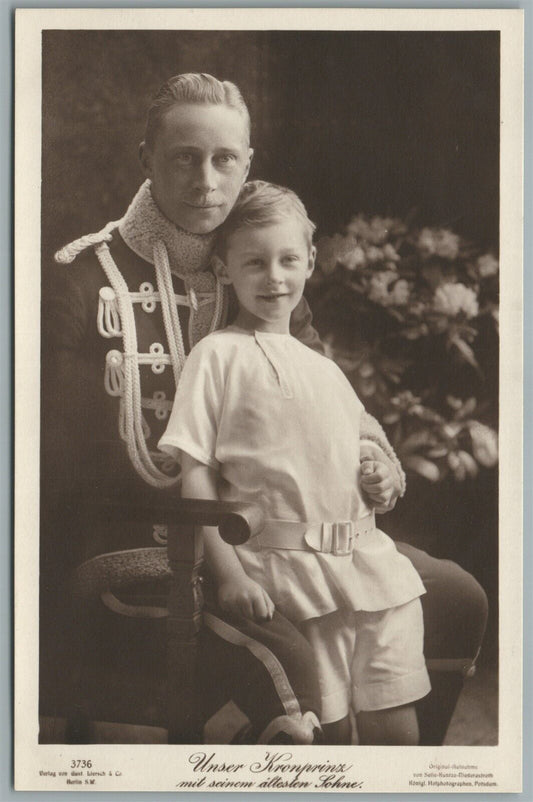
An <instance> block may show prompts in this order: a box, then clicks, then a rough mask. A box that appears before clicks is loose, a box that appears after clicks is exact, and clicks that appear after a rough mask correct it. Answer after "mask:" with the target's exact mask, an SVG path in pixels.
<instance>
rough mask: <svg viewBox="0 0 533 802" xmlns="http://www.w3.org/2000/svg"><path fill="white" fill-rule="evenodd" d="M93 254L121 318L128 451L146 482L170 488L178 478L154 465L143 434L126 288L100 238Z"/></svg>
mask: <svg viewBox="0 0 533 802" xmlns="http://www.w3.org/2000/svg"><path fill="white" fill-rule="evenodd" d="M95 253H96V256H97V257H98V261H99V262H100V264H101V266H102V269H103V271H104V273H105V274H106V276H107V278H108V280H109V283H110V284H111V286H112V287H113V289H114V291H115V294H116V298H117V304H118V309H119V314H120V318H121V320H122V328H123V342H124V395H123V402H124V434H125V439H126V445H127V448H128V454H129V457H130V459H131V461H132V464H133V466H134V468H135V470H136V471H137V473H138V474H139V475H140V476H141V477H142V478H143V479H144V480H145V481H146V482H147V483H148V484H150V485H152V486H153V487H159V488H167V487H172V486H173V485H175V484H176V483H177V482H178V477H169V476H167V475H166V474H164V473H162V472H161V471H160V470H159V469H158V468H157V467H156V465H155V464H154V462H153V460H152V458H151V456H150V453H149V451H148V448H147V446H146V441H145V439H144V435H143V427H142V407H141V380H140V374H139V362H138V356H137V348H138V345H137V332H136V327H135V317H134V313H133V305H132V303H131V299H130V295H129V290H128V287H127V284H126V282H125V281H124V279H123V277H122V274H121V273H120V271H119V269H118V267H117V266H116V264H115V262H114V260H113V257H112V256H111V252H110V250H109V246H108V245H107V242H102V241H101V240H100V242H99V243H98V245H96V247H95ZM167 336H168V333H167ZM169 339H170V338H169Z"/></svg>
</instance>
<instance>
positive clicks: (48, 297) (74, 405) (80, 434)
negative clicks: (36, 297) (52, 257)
mask: <svg viewBox="0 0 533 802" xmlns="http://www.w3.org/2000/svg"><path fill="white" fill-rule="evenodd" d="M86 327H87V309H86V304H85V303H84V299H83V296H82V293H81V291H80V288H79V286H78V284H76V282H74V281H73V280H72V278H71V276H70V275H69V274H68V272H67V270H66V269H65V268H64V267H62V268H61V269H59V268H52V269H51V270H50V272H49V273H47V274H44V275H43V304H42V343H41V379H42V396H41V399H42V410H41V414H42V443H41V447H42V455H41V457H42V476H43V496H44V497H45V499H46V503H49V504H51V505H55V506H58V505H60V504H62V503H64V502H65V499H68V498H72V497H73V495H74V494H75V492H76V491H77V476H78V473H79V471H78V462H79V459H80V452H81V451H82V449H83V444H84V443H85V442H86V439H87V437H88V432H87V431H86V426H87V421H88V418H89V416H88V414H87V409H88V405H89V404H90V403H91V398H92V392H91V389H92V388H91V387H90V386H89V371H88V370H87V364H86V358H85V351H84V348H83V343H84V337H85V331H86Z"/></svg>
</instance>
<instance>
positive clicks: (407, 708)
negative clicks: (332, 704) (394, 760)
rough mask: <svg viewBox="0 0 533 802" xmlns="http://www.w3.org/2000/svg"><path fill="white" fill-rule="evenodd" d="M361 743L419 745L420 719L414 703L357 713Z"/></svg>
mask: <svg viewBox="0 0 533 802" xmlns="http://www.w3.org/2000/svg"><path fill="white" fill-rule="evenodd" d="M356 718H357V734H358V736H359V743H360V744H362V745H365V746H373V745H378V746H417V745H418V743H419V732H418V719H417V715H416V709H415V706H414V705H401V706H400V707H391V708H387V709H385V710H362V711H361V712H360V713H358V714H357V717H356Z"/></svg>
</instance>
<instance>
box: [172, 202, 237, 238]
mask: <svg viewBox="0 0 533 802" xmlns="http://www.w3.org/2000/svg"><path fill="white" fill-rule="evenodd" d="M225 217H226V215H225V213H224V211H223V210H222V209H221V208H220V207H215V208H213V209H201V210H198V211H195V210H193V209H187V211H185V213H184V214H179V215H175V217H174V220H173V222H174V223H175V224H176V225H177V226H179V227H180V228H183V229H185V231H188V232H189V233H190V234H211V233H212V232H213V231H214V230H215V229H216V228H218V227H219V226H220V225H221V224H222V223H223V222H224V220H225Z"/></svg>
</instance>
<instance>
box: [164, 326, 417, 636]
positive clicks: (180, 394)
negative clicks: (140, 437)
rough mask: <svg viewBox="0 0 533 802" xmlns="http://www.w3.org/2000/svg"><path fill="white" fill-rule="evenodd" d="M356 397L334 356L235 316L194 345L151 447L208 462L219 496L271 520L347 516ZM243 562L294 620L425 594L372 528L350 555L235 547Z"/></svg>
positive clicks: (351, 503)
mask: <svg viewBox="0 0 533 802" xmlns="http://www.w3.org/2000/svg"><path fill="white" fill-rule="evenodd" d="M362 410H363V406H362V404H361V402H360V400H359V399H358V397H357V396H356V394H355V392H354V390H353V388H352V387H351V385H350V383H349V382H348V380H347V379H346V377H345V376H344V374H343V373H342V371H341V370H340V369H339V368H338V367H337V365H335V363H334V362H333V361H331V360H329V359H327V358H325V357H323V356H321V355H320V354H318V353H316V352H315V351H313V350H311V349H310V348H307V347H306V346H305V345H302V343H300V342H299V341H298V340H296V339H295V338H294V337H292V336H290V335H289V334H275V333H265V332H246V331H243V330H242V329H239V328H237V327H235V326H230V327H228V328H227V329H224V330H223V331H218V332H215V333H214V334H210V335H208V336H207V337H205V338H204V339H203V340H201V341H200V342H199V343H198V344H197V345H196V346H195V347H194V348H193V349H192V351H191V353H190V355H189V357H188V358H187V361H186V363H185V367H184V369H183V372H182V375H181V378H180V381H179V385H178V390H177V392H176V397H175V402H174V406H173V409H172V413H171V416H170V420H169V423H168V427H167V430H166V432H165V434H164V435H163V437H162V438H161V440H160V442H159V448H161V449H162V450H164V451H167V452H169V453H171V454H173V456H175V457H177V458H178V459H179V455H180V451H184V452H186V453H188V454H190V455H191V456H192V457H194V458H195V459H197V460H198V461H199V462H201V463H203V464H205V465H209V466H211V467H212V468H215V469H216V470H217V471H218V472H219V475H220V477H221V480H220V486H219V496H220V498H221V499H222V500H224V501H237V500H239V501H250V502H255V503H256V504H259V505H261V506H262V508H263V510H264V511H265V515H266V517H267V518H268V519H285V520H291V521H307V522H311V523H319V522H322V521H346V520H356V519H357V518H360V517H362V516H364V515H366V514H367V513H368V507H367V506H366V505H365V502H364V500H363V498H362V496H361V492H360V489H359V481H360V463H359V421H360V416H361V412H362ZM236 551H237V554H238V556H239V559H240V560H241V562H242V564H243V567H244V569H245V571H246V573H247V574H248V576H250V577H251V578H253V579H255V580H256V581H257V582H259V583H260V584H261V585H262V586H263V587H264V588H265V590H266V591H267V592H268V593H269V595H270V596H271V598H272V600H273V602H274V604H275V605H276V607H277V608H278V609H279V610H280V611H281V612H282V613H283V614H284V615H285V616H287V618H289V619H290V620H292V621H302V620H306V619H309V618H315V617H317V616H322V615H325V614H326V613H329V612H332V611H334V610H338V609H340V608H342V607H348V608H349V609H353V610H384V609H388V608H390V607H395V606H398V605H400V604H404V603H406V602H408V601H410V600H411V599H414V598H417V597H418V596H420V595H421V594H422V593H424V592H425V590H424V586H423V585H422V582H421V580H420V577H419V576H418V574H417V572H416V571H415V569H414V568H413V566H412V564H411V563H410V561H409V560H408V559H407V558H406V557H404V556H402V555H400V554H399V553H398V552H397V550H396V547H395V545H394V542H393V541H392V540H391V539H390V538H389V537H388V536H387V535H385V534H384V533H383V532H381V531H380V530H376V534H375V537H373V538H371V539H370V541H365V543H364V544H363V545H362V546H361V547H359V548H357V549H356V550H355V551H354V552H353V554H351V555H346V556H335V555H330V554H322V553H318V552H314V551H295V550H290V551H289V550H284V549H274V548H261V547H260V546H259V544H258V543H257V542H255V541H254V540H253V539H252V540H251V541H250V542H249V543H246V544H244V545H242V546H237V547H236Z"/></svg>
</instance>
